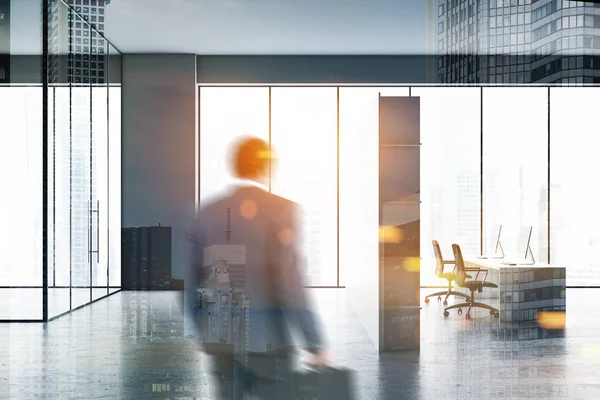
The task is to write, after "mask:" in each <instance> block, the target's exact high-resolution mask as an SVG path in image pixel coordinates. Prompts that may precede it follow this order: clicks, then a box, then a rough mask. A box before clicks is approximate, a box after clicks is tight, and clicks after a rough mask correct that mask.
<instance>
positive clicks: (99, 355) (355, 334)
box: [0, 289, 600, 400]
mask: <svg viewBox="0 0 600 400" xmlns="http://www.w3.org/2000/svg"><path fill="white" fill-rule="evenodd" d="M312 292H313V294H314V296H315V298H316V300H317V302H318V305H319V312H320V313H321V315H322V318H323V320H324V322H325V325H326V328H327V335H328V338H329V341H330V342H331V350H332V353H333V356H334V361H335V363H336V364H338V365H343V366H346V367H349V368H351V369H353V370H355V371H356V377H357V380H356V390H357V397H356V398H357V399H436V400H438V399H488V398H490V399H494V398H502V399H505V398H511V399H516V398H523V399H546V398H553V399H554V398H556V399H558V398H560V399H597V398H600V379H598V378H600V341H599V340H598V337H600V314H599V313H598V309H599V302H598V298H599V296H600V290H599V289H569V290H568V291H567V310H568V312H567V316H568V317H567V333H566V337H564V338H560V339H545V340H536V341H512V340H511V339H510V338H503V339H496V336H495V335H493V334H492V332H491V330H492V327H493V326H494V322H493V321H494V320H493V318H492V317H490V316H489V313H488V312H487V311H485V310H477V311H475V312H474V314H473V319H472V320H471V321H466V320H465V319H464V317H463V316H459V315H457V314H456V313H452V314H451V315H450V316H449V317H448V318H444V317H443V316H442V311H443V307H442V305H441V304H440V303H437V302H435V301H433V302H432V303H429V304H423V311H422V316H421V351H420V353H419V354H417V353H392V354H385V355H377V354H376V353H375V348H374V346H373V345H372V344H371V343H370V342H369V340H368V338H367V335H366V333H365V331H364V329H363V328H362V326H361V325H360V323H359V322H358V320H357V318H356V317H355V315H354V314H353V312H352V310H351V309H350V308H349V306H348V305H347V302H346V299H345V294H344V291H343V290H336V289H313V290H312ZM427 293H429V292H428V291H426V290H423V291H422V295H423V296H424V295H425V294H427ZM175 295H176V294H175V293H172V292H158V293H157V292H154V293H143V292H120V293H117V294H115V295H113V296H111V297H109V298H107V299H105V300H102V301H99V302H97V303H95V304H92V305H91V306H88V307H85V308H83V309H81V310H78V311H75V312H73V313H72V314H70V315H66V316H64V317H61V318H59V319H58V320H56V321H53V322H50V323H48V324H37V323H31V324H0V398H2V399H4V398H10V399H32V398H36V399H45V398H49V399H52V398H55V399H68V398H84V399H155V398H160V399H166V398H170V399H184V398H192V397H194V398H202V399H211V398H213V397H212V390H211V386H212V383H211V379H210V376H209V375H208V374H207V372H208V362H207V361H208V360H207V359H206V358H205V357H203V355H202V353H200V352H198V351H196V349H197V347H196V345H195V343H194V341H193V340H192V339H185V338H183V337H182V336H183V333H182V332H183V330H182V324H183V322H182V318H181V314H180V312H179V309H178V306H177V304H178V303H177V298H176V297H175ZM457 301H458V300H457ZM167 389H168V392H165V391H166V390H167ZM159 390H160V391H159Z"/></svg>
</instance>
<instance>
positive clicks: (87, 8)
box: [68, 0, 110, 84]
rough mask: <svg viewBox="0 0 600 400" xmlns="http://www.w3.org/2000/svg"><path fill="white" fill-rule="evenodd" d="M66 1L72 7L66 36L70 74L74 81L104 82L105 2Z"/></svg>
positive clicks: (84, 82)
mask: <svg viewBox="0 0 600 400" xmlns="http://www.w3.org/2000/svg"><path fill="white" fill-rule="evenodd" d="M108 3H110V2H108ZM68 4H69V5H70V6H71V8H72V9H73V11H74V13H73V12H72V13H70V15H69V17H70V19H69V39H70V47H71V53H73V55H74V59H73V60H72V62H71V63H70V65H69V76H70V77H71V79H72V82H73V83H83V84H86V83H91V84H102V83H105V82H106V73H105V72H106V54H107V47H108V44H107V42H106V40H104V10H105V7H106V5H107V2H106V0H69V2H68ZM86 22H87V24H86ZM88 24H89V25H88Z"/></svg>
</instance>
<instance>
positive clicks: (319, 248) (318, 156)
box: [271, 87, 337, 286]
mask: <svg viewBox="0 0 600 400" xmlns="http://www.w3.org/2000/svg"><path fill="white" fill-rule="evenodd" d="M271 107H272V109H271V113H272V114H271V115H272V117H271V123H272V133H271V145H272V148H273V150H274V151H275V154H276V157H277V162H276V165H275V166H274V168H273V171H272V179H271V190H272V192H273V193H275V194H277V195H279V196H282V197H285V198H288V199H290V200H292V201H295V202H297V203H298V204H300V205H301V206H302V220H303V223H304V224H303V229H304V231H303V234H304V238H303V243H304V249H303V250H304V254H305V257H306V274H307V276H306V278H307V284H308V285H312V286H336V285H337V157H336V154H337V111H336V110H337V89H336V88H283V87H277V88H273V89H272V94H271Z"/></svg>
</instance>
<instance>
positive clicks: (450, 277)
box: [425, 240, 470, 306]
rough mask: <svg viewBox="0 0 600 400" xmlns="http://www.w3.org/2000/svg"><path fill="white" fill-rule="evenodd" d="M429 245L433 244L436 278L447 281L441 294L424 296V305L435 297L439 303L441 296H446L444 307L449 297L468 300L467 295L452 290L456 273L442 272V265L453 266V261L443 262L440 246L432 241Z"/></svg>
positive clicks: (435, 241)
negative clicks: (445, 287)
mask: <svg viewBox="0 0 600 400" xmlns="http://www.w3.org/2000/svg"><path fill="white" fill-rule="evenodd" d="M431 243H432V244H433V253H434V254H435V274H436V275H437V276H438V277H440V278H442V279H446V280H447V281H448V290H446V291H443V292H437V293H433V294H430V295H427V296H425V303H429V298H430V297H435V296H437V297H438V301H441V300H442V297H441V296H444V295H445V296H446V297H445V298H444V305H445V306H447V305H448V297H450V296H460V297H464V298H465V299H466V300H469V295H467V294H464V293H460V292H455V291H453V290H452V281H454V280H455V279H456V273H455V272H454V271H452V272H444V265H446V264H454V261H451V260H449V261H446V260H444V258H443V257H442V251H441V250H440V244H439V243H438V241H437V240H432V241H431ZM469 278H470V277H469Z"/></svg>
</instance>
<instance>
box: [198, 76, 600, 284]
mask: <svg viewBox="0 0 600 400" xmlns="http://www.w3.org/2000/svg"><path fill="white" fill-rule="evenodd" d="M270 90H271V98H270V99H269V87H260V88H258V87H236V88H233V87H202V88H200V121H201V123H200V148H201V151H200V160H199V162H200V164H199V167H200V192H201V198H204V197H206V196H208V195H209V194H212V193H214V192H216V191H218V190H220V189H221V188H222V187H223V185H225V184H227V183H229V182H230V181H231V180H230V178H229V177H228V176H227V172H226V168H227V167H226V165H225V164H223V161H224V158H223V155H224V154H226V145H227V144H228V143H230V142H231V140H232V139H233V138H234V137H235V136H236V135H237V132H244V133H248V134H250V135H256V136H259V137H263V138H265V139H267V138H268V137H269V135H268V129H269V122H270V123H271V128H272V132H271V136H270V138H271V143H272V144H273V147H274V149H275V150H276V152H277V153H276V155H277V156H278V160H277V165H276V166H275V168H274V170H273V176H272V179H271V182H270V183H271V188H272V191H273V192H274V193H277V194H279V195H282V196H285V197H288V198H290V199H292V200H295V201H297V202H299V203H300V204H301V205H302V206H303V207H304V209H305V211H306V212H307V213H308V214H309V215H310V216H311V218H312V219H311V220H307V221H306V228H307V229H308V230H309V231H311V232H309V235H308V236H309V237H310V234H312V238H313V240H312V244H309V245H308V246H307V248H306V251H307V255H308V258H309V268H313V269H312V271H311V270H309V276H310V284H311V285H314V286H335V285H336V274H337V273H339V276H340V280H339V285H340V286H344V283H345V282H347V281H348V277H347V276H346V273H347V271H353V272H352V273H356V271H360V268H356V266H357V265H358V264H360V263H363V264H364V263H365V262H366V263H367V264H368V263H369V261H368V260H369V259H370V258H372V257H373V256H374V257H376V254H377V250H376V244H375V242H372V241H370V240H369V239H366V238H365V232H374V231H373V229H375V228H376V226H377V219H376V218H377V216H376V214H372V215H371V211H373V212H375V210H376V209H377V188H376V187H373V186H372V185H373V182H372V179H371V178H372V176H371V175H372V174H373V173H375V174H376V173H377V157H376V153H372V151H371V150H372V146H374V145H375V146H376V143H377V135H376V133H377V132H376V126H377V115H376V107H372V105H373V104H375V103H376V101H377V96H378V95H379V94H381V96H408V95H412V96H416V97H419V98H420V99H421V100H420V101H421V142H422V143H421V154H422V157H421V166H420V168H421V193H420V198H421V258H422V260H421V285H422V286H444V285H445V284H446V281H445V280H440V279H438V278H437V277H436V276H435V274H434V260H433V253H432V251H431V250H432V246H431V241H432V240H434V239H435V240H438V241H439V242H440V244H441V246H442V252H443V255H444V256H445V257H446V258H448V259H450V258H452V251H451V245H452V244H453V243H458V244H459V245H461V247H462V250H463V254H464V255H465V257H472V256H477V255H479V254H480V253H485V254H489V253H490V251H493V250H494V247H495V244H496V239H497V231H498V226H499V225H502V234H501V238H500V242H501V245H502V247H503V250H504V252H505V254H506V256H507V257H510V258H513V259H521V258H523V256H524V255H523V254H517V247H518V239H519V231H520V228H521V227H522V226H531V227H532V236H531V239H530V247H531V249H532V252H533V256H534V258H535V261H536V263H538V264H543V263H547V262H548V261H550V262H551V263H552V264H559V265H565V266H566V267H567V271H568V274H567V275H568V276H567V279H568V281H567V284H568V285H570V286H600V267H598V268H596V264H597V263H595V261H594V259H595V258H594V256H593V254H594V251H595V249H596V248H597V247H598V246H597V245H598V243H600V240H598V239H597V237H596V236H597V235H595V234H594V232H595V230H594V228H595V226H596V225H598V224H599V223H600V221H596V219H595V214H594V209H595V208H594V204H593V199H594V193H595V192H594V190H593V187H594V186H593V185H590V184H589V182H588V180H589V174H587V173H586V172H585V171H593V165H594V157H593V154H592V152H593V149H595V148H596V147H597V146H596V144H597V143H596V141H597V138H596V137H595V136H594V135H591V134H590V129H592V127H593V126H595V123H594V117H593V116H594V105H595V104H597V102H596V101H595V100H597V97H598V96H600V88H597V87H579V88H575V87H552V88H548V87H483V88H481V87H412V88H409V87H387V88H377V87H340V88H339V99H336V91H337V90H338V88H335V87H271V89H270ZM549 93H550V94H551V95H550V98H549V97H548V94H549ZM269 100H270V101H269ZM336 100H338V102H337V108H336ZM549 101H550V106H549ZM269 107H271V109H270V117H271V120H270V121H269ZM226 116H229V117H232V116H235V118H233V117H232V118H226ZM336 118H338V119H337V120H336ZM231 121H235V124H234V122H231ZM337 123H339V125H337ZM244 127H245V129H244ZM336 127H337V128H338V129H339V137H338V142H337V143H336V132H335V130H336ZM234 131H235V133H233V132H234ZM549 144H550V147H548V146H549ZM369 149H371V150H369ZM549 149H550V150H551V155H550V158H548V151H549ZM309 153H310V157H311V158H310V160H311V161H310V162H308V161H307V162H303V160H304V157H306V156H307V154H309ZM588 153H589V154H588ZM374 154H375V158H373V155H374ZM338 157H339V159H338V161H339V164H338V165H337V168H338V173H339V176H338V177H336V176H335V173H336V165H335V161H336V159H337V158H338ZM315 160H318V162H316V161H315ZM219 163H221V164H219ZM369 176H371V178H369ZM357 177H358V178H357ZM338 178H339V179H338ZM549 178H550V179H549ZM549 182H550V186H549V187H548V183H549ZM482 184H483V186H482ZM336 185H338V188H339V198H338V200H339V202H338V203H337V204H336V202H335V201H336V193H335V190H336ZM590 188H591V189H590ZM315 193H317V194H316V195H315ZM311 196H312V197H311ZM314 196H317V197H314ZM317 200H318V201H317ZM371 203H372V204H371ZM549 204H550V208H549V207H548V205H549ZM369 210H371V211H369ZM336 213H338V215H339V218H338V219H337V221H336V218H335V215H336ZM549 213H550V214H549ZM336 223H337V226H336ZM548 234H550V236H548ZM338 252H339V253H338ZM336 254H339V262H338V265H339V271H338V270H336V268H335V267H334V266H335V264H336V262H337V259H336ZM373 262H376V260H375V259H373ZM365 267H366V266H365ZM352 279H359V278H358V277H352Z"/></svg>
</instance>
